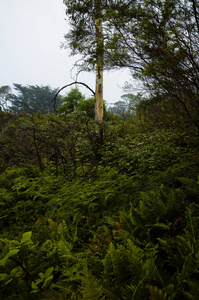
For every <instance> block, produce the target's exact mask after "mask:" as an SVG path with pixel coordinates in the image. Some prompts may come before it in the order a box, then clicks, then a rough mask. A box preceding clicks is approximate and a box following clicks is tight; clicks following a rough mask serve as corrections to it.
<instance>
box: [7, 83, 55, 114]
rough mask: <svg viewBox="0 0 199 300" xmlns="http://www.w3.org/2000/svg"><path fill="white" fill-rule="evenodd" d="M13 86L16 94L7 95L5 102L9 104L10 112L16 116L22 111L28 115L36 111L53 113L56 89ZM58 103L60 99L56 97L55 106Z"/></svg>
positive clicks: (36, 86)
mask: <svg viewBox="0 0 199 300" xmlns="http://www.w3.org/2000/svg"><path fill="white" fill-rule="evenodd" d="M13 86H14V89H15V91H16V93H15V94H9V96H8V97H7V100H8V101H9V102H11V106H10V109H11V111H13V112H15V113H17V114H19V113H20V112H22V111H24V112H26V113H29V114H35V113H36V112H37V111H41V112H42V113H44V114H46V113H49V112H53V111H54V102H53V98H54V96H55V94H56V93H57V90H58V89H52V88H51V87H50V86H42V85H41V86H38V85H35V86H34V85H27V86H24V85H21V84H16V83H15V84H13ZM60 103H61V102H60V97H58V99H57V104H56V105H59V104H60Z"/></svg>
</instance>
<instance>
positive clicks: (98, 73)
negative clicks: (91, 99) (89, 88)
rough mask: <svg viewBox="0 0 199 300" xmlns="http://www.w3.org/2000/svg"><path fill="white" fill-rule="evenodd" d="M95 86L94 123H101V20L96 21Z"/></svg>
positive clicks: (102, 114)
mask: <svg viewBox="0 0 199 300" xmlns="http://www.w3.org/2000/svg"><path fill="white" fill-rule="evenodd" d="M95 26H96V57H97V63H96V86H95V121H96V122H103V119H104V110H103V46H104V45H103V32H102V20H101V19H96V21H95Z"/></svg>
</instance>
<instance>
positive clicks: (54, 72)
mask: <svg viewBox="0 0 199 300" xmlns="http://www.w3.org/2000/svg"><path fill="white" fill-rule="evenodd" d="M64 10H65V5H64V4H63V0H0V86H3V85H9V86H10V87H12V84H13V83H18V84H23V85H26V84H30V85H44V86H45V85H50V86H51V87H52V88H61V87H62V86H64V85H66V84H68V83H71V82H72V81H73V80H72V78H71V72H70V71H71V69H72V67H73V65H74V62H75V61H76V60H77V58H75V57H69V50H64V49H60V45H61V43H62V42H64V34H66V33H67V32H68V29H69V27H68V24H67V21H66V20H65V18H66V16H65V11H64ZM72 75H73V76H75V71H74V70H73V72H72ZM130 78H131V77H130V75H129V72H128V71H127V70H123V71H117V72H116V71H114V72H109V73H105V75H104V99H105V100H106V101H107V102H108V103H113V102H116V101H118V100H119V99H120V96H121V95H122V94H124V93H125V92H124V91H123V90H122V87H123V86H124V83H125V81H128V80H129V79H130ZM78 81H83V82H84V83H86V84H87V85H89V86H90V87H91V88H92V89H93V90H95V74H94V73H85V72H84V73H81V74H80V75H79V76H78ZM78 87H79V88H80V86H78ZM80 90H81V91H82V92H83V93H84V94H86V95H87V96H91V93H90V92H89V91H88V90H86V89H85V88H80ZM69 91H70V88H67V89H65V90H64V93H66V92H69Z"/></svg>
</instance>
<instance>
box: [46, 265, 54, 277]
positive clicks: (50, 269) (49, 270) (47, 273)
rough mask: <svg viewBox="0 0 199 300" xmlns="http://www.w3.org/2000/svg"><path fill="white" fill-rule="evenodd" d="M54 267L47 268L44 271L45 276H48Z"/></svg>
mask: <svg viewBox="0 0 199 300" xmlns="http://www.w3.org/2000/svg"><path fill="white" fill-rule="evenodd" d="M53 270H54V267H51V268H48V269H47V270H46V272H45V278H47V277H49V276H50V274H51V273H52V272H53Z"/></svg>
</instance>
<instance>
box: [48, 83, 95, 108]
mask: <svg viewBox="0 0 199 300" xmlns="http://www.w3.org/2000/svg"><path fill="white" fill-rule="evenodd" d="M73 84H81V85H83V86H85V87H86V88H87V89H89V90H90V91H91V92H92V94H93V96H94V97H95V92H94V91H93V90H92V89H91V88H90V87H89V86H88V85H87V84H86V83H84V82H80V81H74V82H72V83H69V84H67V85H65V86H63V87H62V88H61V89H59V91H58V92H57V94H56V95H55V97H54V98H53V101H54V110H55V111H56V109H55V104H56V100H57V96H58V95H59V93H60V92H61V91H62V90H63V89H65V88H67V87H68V86H71V85H73Z"/></svg>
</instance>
